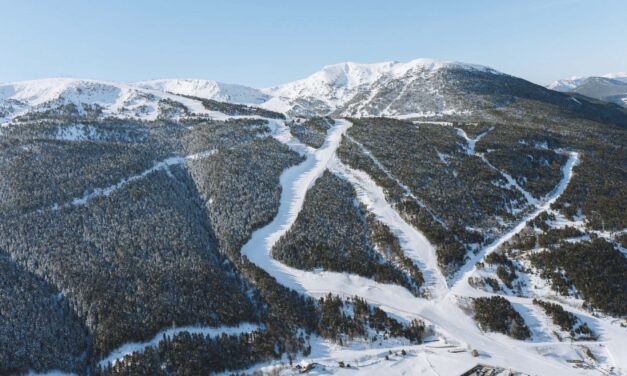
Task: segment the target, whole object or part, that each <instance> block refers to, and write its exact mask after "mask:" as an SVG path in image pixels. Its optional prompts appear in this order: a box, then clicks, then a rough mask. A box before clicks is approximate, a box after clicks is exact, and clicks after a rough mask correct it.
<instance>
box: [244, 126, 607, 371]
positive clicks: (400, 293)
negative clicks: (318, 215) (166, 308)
mask: <svg viewBox="0 0 627 376" xmlns="http://www.w3.org/2000/svg"><path fill="white" fill-rule="evenodd" d="M350 126H351V124H350V123H349V122H348V121H346V120H337V121H336V123H335V125H334V126H333V127H331V129H329V131H328V132H327V138H326V140H325V142H324V144H323V146H322V147H321V148H320V149H317V150H313V149H311V148H308V147H304V146H303V145H302V144H300V143H299V142H298V141H297V140H295V139H294V138H293V137H290V136H288V135H287V133H289V130H286V129H285V128H286V127H285V126H284V125H283V126H281V124H276V128H275V130H277V134H278V135H279V136H278V137H277V139H279V140H280V141H284V142H285V143H286V144H288V145H289V146H291V147H292V148H294V149H295V150H297V151H299V152H300V153H302V154H305V155H306V156H307V158H306V160H305V161H304V162H302V163H301V164H299V165H296V166H293V167H291V168H289V169H287V170H285V171H284V172H283V173H282V175H281V177H280V184H281V187H282V191H281V201H280V207H279V210H278V214H277V215H276V217H275V218H274V219H273V220H272V222H270V223H269V224H268V225H266V226H264V227H262V228H260V229H258V230H257V231H255V232H254V233H253V234H252V237H251V238H250V240H249V241H248V242H247V243H246V244H245V245H244V247H243V248H242V251H241V253H242V255H243V256H246V257H247V258H248V259H249V260H250V261H251V262H253V263H255V264H256V265H257V266H259V267H261V268H262V269H264V270H265V271H266V272H268V273H269V274H270V275H272V276H273V277H274V278H276V280H277V281H278V282H279V283H281V284H282V285H284V286H286V287H289V288H291V289H294V290H296V291H298V292H300V293H304V294H308V295H310V296H314V297H320V296H324V295H326V294H328V293H332V294H335V295H339V296H342V297H350V296H359V297H361V298H363V299H365V300H366V301H368V302H369V303H371V304H375V305H378V306H379V307H380V308H381V309H383V310H385V311H386V312H388V313H390V314H392V315H393V316H395V317H398V318H402V319H404V320H407V321H409V320H412V319H416V318H418V319H422V320H425V321H427V322H429V323H431V324H433V325H434V326H435V327H436V330H437V331H438V332H439V333H440V334H441V335H443V336H444V337H445V338H447V340H448V341H449V342H450V343H452V344H456V345H458V346H461V347H463V348H466V349H479V350H480V351H481V352H482V353H485V354H488V356H489V358H490V359H489V360H486V362H489V363H490V364H494V365H498V366H501V367H504V368H506V369H515V370H517V371H522V372H525V373H528V374H541V375H546V374H551V375H574V374H584V373H585V371H584V370H578V369H575V368H573V367H571V366H570V365H568V364H566V363H564V362H563V361H560V359H558V357H546V356H544V355H542V354H541V353H539V352H538V351H536V350H535V348H536V347H537V346H542V345H552V344H553V342H546V343H536V345H537V346H530V345H526V344H525V342H522V343H523V344H525V345H522V346H521V341H518V340H514V339H511V338H509V337H506V336H504V335H500V334H494V333H483V332H482V331H481V330H479V328H478V327H477V325H476V323H475V322H474V320H473V319H472V318H471V317H470V316H469V315H468V314H466V313H465V312H464V311H463V310H462V308H460V302H461V303H463V301H464V298H465V297H472V296H478V295H488V294H485V293H483V292H481V291H478V290H475V289H473V288H472V287H470V286H469V285H468V278H469V276H470V275H472V273H473V272H474V269H475V264H476V262H478V261H480V260H481V259H482V258H483V257H485V255H487V254H489V253H490V252H493V251H494V250H495V249H497V248H498V246H499V245H501V244H503V243H504V242H506V241H507V240H509V239H511V238H512V237H513V236H514V235H516V234H517V233H518V232H520V231H521V230H522V229H523V228H524V227H525V225H526V224H527V222H528V221H530V220H532V219H533V218H535V217H536V216H538V215H539V214H541V213H542V212H544V211H546V210H547V209H548V208H549V207H550V205H551V203H553V202H554V201H555V200H557V199H558V198H559V196H560V195H561V194H562V193H563V191H564V190H565V189H566V187H567V185H568V183H569V182H570V180H571V178H572V175H573V168H574V166H575V165H576V164H577V163H578V161H579V158H578V154H577V153H575V152H570V153H569V159H568V162H567V163H566V164H565V165H564V166H563V168H562V172H563V178H562V179H561V181H560V183H559V185H558V186H557V187H556V188H555V189H554V190H553V192H551V194H549V195H548V197H547V199H546V200H545V201H544V202H543V203H542V204H541V205H538V206H537V207H536V209H535V210H534V211H533V212H532V213H530V214H529V215H527V216H526V217H525V218H523V220H521V221H520V222H519V223H518V224H517V225H516V226H514V227H513V228H512V229H511V230H509V231H507V232H506V233H505V234H503V235H502V236H500V237H499V238H498V239H497V240H496V241H494V242H493V243H492V244H490V245H489V246H487V247H485V248H484V249H483V250H481V251H480V252H479V253H478V254H476V255H475V256H474V257H472V258H471V259H470V260H469V261H468V262H467V263H466V264H465V266H464V267H463V268H462V269H461V270H460V271H459V272H458V273H457V274H456V275H455V276H454V277H453V278H452V279H451V280H449V284H448V286H447V284H446V282H445V280H444V277H443V276H442V275H441V274H439V271H438V269H437V264H436V263H435V261H434V260H435V251H434V247H433V246H432V245H431V244H429V242H428V241H427V240H426V238H424V236H423V235H422V234H420V233H419V232H418V231H417V230H416V229H414V228H413V227H411V226H409V225H408V224H407V223H406V222H405V221H403V220H402V218H401V217H400V215H399V214H398V213H397V212H396V211H395V210H394V209H393V208H392V207H391V206H390V205H389V203H387V202H386V201H385V196H384V195H383V192H382V190H381V188H380V187H378V186H377V185H376V184H375V183H374V182H373V181H372V180H371V179H370V178H369V177H368V176H367V175H366V174H365V173H363V172H360V171H355V170H351V169H350V168H348V167H347V166H344V165H343V164H341V162H339V161H338V160H337V158H336V157H335V151H336V150H337V148H338V147H339V144H340V141H341V139H342V136H343V135H344V133H345V132H346V131H347V129H348V128H349V127H350ZM327 168H329V169H331V170H332V171H333V172H335V173H337V174H339V175H340V176H343V177H344V178H346V179H347V180H348V181H349V182H351V183H352V184H353V186H354V187H355V188H356V191H357V192H358V198H359V199H360V200H361V201H362V202H364V203H365V204H366V206H367V207H368V208H369V209H370V210H372V212H373V213H374V214H375V215H377V217H378V218H380V219H382V221H383V222H384V223H386V224H387V225H388V226H390V227H391V229H392V230H393V231H394V232H395V233H396V234H397V235H398V236H399V239H400V240H401V242H402V247H403V249H404V250H405V251H406V252H407V254H408V256H409V257H412V259H413V260H414V261H415V262H416V263H417V264H418V265H420V266H421V267H422V270H423V271H426V272H427V273H428V274H429V275H428V278H427V281H428V283H429V284H430V287H431V289H432V290H433V292H434V294H433V297H434V299H431V300H428V299H423V298H417V297H415V296H414V295H412V294H411V293H410V292H409V291H408V290H407V289H405V288H403V287H400V286H397V285H389V284H383V283H378V282H375V281H373V280H371V279H368V278H365V277H361V276H357V275H353V274H349V273H338V272H328V271H313V272H312V271H304V270H300V269H296V268H292V267H289V266H287V265H284V264H282V263H281V262H279V261H277V260H275V259H274V258H273V257H272V248H273V246H274V244H275V243H276V242H277V241H278V239H279V238H280V237H281V236H282V235H283V234H285V233H286V232H287V231H288V230H289V229H290V227H291V226H292V224H293V223H294V222H295V220H296V217H297V216H298V213H299V212H300V210H301V209H302V206H303V203H304V199H305V195H306V193H307V191H308V189H310V188H311V187H312V186H313V184H314V183H315V181H316V179H317V178H318V177H320V176H321V175H322V173H323V172H324V171H325V170H326V169H327ZM449 286H450V287H449ZM460 299H461V301H460ZM517 302H518V303H520V304H524V305H525V306H531V304H532V303H531V301H530V299H525V298H519V299H517ZM532 344H533V343H532ZM617 346H618V345H617ZM614 350H616V348H614ZM614 350H613V351H614ZM619 351H620V350H619ZM611 352H612V351H610V353H611Z"/></svg>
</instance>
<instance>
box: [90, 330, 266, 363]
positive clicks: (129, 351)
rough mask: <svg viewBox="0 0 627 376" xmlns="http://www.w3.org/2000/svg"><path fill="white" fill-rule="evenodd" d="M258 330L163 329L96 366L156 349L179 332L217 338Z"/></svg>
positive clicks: (126, 347) (115, 353) (112, 354)
mask: <svg viewBox="0 0 627 376" xmlns="http://www.w3.org/2000/svg"><path fill="white" fill-rule="evenodd" d="M258 329H260V326H259V325H257V324H251V323H241V324H239V325H238V326H219V327H209V326H183V327H176V328H170V329H165V330H162V331H160V332H159V333H157V334H156V335H155V336H154V337H153V338H152V339H151V340H149V341H146V342H133V343H126V344H124V345H122V346H120V347H118V348H117V349H115V350H113V351H111V352H110V353H109V355H107V356H106V357H105V358H104V359H102V360H101V361H100V362H98V365H100V366H101V367H104V366H106V365H107V364H109V363H113V364H115V363H116V362H117V361H119V360H121V359H122V358H124V356H125V355H128V354H132V353H133V352H136V351H144V350H145V349H146V348H148V347H156V346H157V345H158V344H159V342H160V341H161V340H162V339H163V337H164V336H166V337H173V336H175V335H176V334H178V333H181V332H189V333H190V334H202V335H204V336H219V335H222V334H226V335H238V334H241V333H249V332H253V331H255V330H258Z"/></svg>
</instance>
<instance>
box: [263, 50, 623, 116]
mask: <svg viewBox="0 0 627 376" xmlns="http://www.w3.org/2000/svg"><path fill="white" fill-rule="evenodd" d="M262 91H263V92H264V93H266V94H268V95H270V96H272V99H270V100H268V101H267V102H265V103H263V104H261V106H262V107H264V108H268V109H273V110H275V111H278V112H284V113H286V114H288V115H292V116H313V115H333V116H358V117H363V116H391V117H402V118H415V119H419V118H423V119H425V118H427V119H428V118H431V119H435V118H438V117H442V116H448V117H451V116H452V117H454V118H457V119H460V120H461V119H463V120H465V121H470V120H472V119H473V118H474V115H473V114H480V116H478V117H477V118H485V114H486V111H505V112H508V113H516V109H517V108H520V111H521V112H524V111H526V110H527V109H528V107H529V106H534V107H538V106H539V107H541V108H542V109H543V111H544V112H547V116H552V117H555V116H576V117H580V116H584V117H588V118H589V119H591V120H599V121H612V122H619V123H621V124H622V125H623V126H627V124H625V123H624V113H623V112H622V111H621V110H619V109H616V108H612V106H605V107H606V108H605V109H604V110H603V111H600V110H599V104H596V103H595V104H592V103H591V102H590V101H586V100H581V99H580V98H579V99H578V98H576V97H573V96H572V95H564V94H560V93H556V92H554V91H552V90H548V89H546V88H544V87H541V86H539V85H536V84H533V83H531V82H529V81H526V80H523V79H520V78H517V77H513V76H510V75H507V74H503V73H500V72H498V71H496V70H494V69H491V68H488V67H484V66H479V65H472V64H464V63H459V62H449V61H438V60H431V59H416V60H413V61H410V62H407V63H398V62H385V63H379V64H356V63H343V64H336V65H331V66H327V67H325V68H323V69H322V70H320V71H319V72H316V73H314V74H312V75H311V76H309V77H307V78H305V79H303V80H299V81H295V82H291V83H288V84H285V85H280V86H276V87H273V88H268V89H262Z"/></svg>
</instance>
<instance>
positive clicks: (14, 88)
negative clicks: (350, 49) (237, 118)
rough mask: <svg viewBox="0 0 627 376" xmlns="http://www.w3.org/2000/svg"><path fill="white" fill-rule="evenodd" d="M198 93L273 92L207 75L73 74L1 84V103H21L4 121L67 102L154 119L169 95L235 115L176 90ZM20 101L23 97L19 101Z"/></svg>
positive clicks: (236, 99)
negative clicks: (132, 79)
mask: <svg viewBox="0 0 627 376" xmlns="http://www.w3.org/2000/svg"><path fill="white" fill-rule="evenodd" d="M172 92H177V93H180V94H183V95H194V96H198V97H203V98H210V99H215V100H220V101H229V102H233V103H240V102H241V103H250V104H258V103H261V102H263V101H266V100H267V99H268V98H269V97H268V96H266V95H265V94H262V93H261V92H259V91H257V90H256V89H252V88H247V87H245V86H239V85H229V84H222V83H217V82H214V81H202V80H158V81H144V82H138V83H134V84H133V83H131V84H127V83H122V82H111V81H99V80H88V79H74V78H50V79H44V80H33V81H22V82H16V83H10V84H3V85H0V105H1V106H3V107H9V106H12V107H13V108H17V111H13V112H12V113H10V114H9V116H8V117H7V118H4V119H2V124H3V125H5V126H6V125H7V123H9V122H10V121H11V120H12V119H13V118H15V117H16V116H19V115H22V114H24V113H26V112H28V111H41V110H46V109H49V108H53V107H58V106H61V105H66V104H75V105H76V106H77V108H78V109H79V111H84V105H95V106H98V107H99V108H101V109H102V111H103V115H104V116H112V117H119V118H132V119H140V120H147V121H152V120H156V119H157V117H158V115H159V101H160V100H162V99H170V100H173V101H176V102H179V103H182V104H183V105H184V106H185V107H187V108H188V109H189V111H190V112H191V113H193V114H199V115H205V116H208V117H211V118H214V119H218V120H226V119H229V118H232V117H231V116H227V115H225V114H222V113H219V112H215V111H208V110H206V109H205V108H204V106H203V104H202V103H201V102H200V101H198V100H194V99H190V98H186V97H184V96H181V95H176V94H173V93H172ZM15 101H18V102H17V103H16V102H15Z"/></svg>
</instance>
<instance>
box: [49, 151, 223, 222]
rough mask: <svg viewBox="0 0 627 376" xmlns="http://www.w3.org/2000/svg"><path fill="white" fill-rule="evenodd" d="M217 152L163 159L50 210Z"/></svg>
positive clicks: (73, 203) (103, 194) (84, 199)
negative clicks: (137, 172)
mask: <svg viewBox="0 0 627 376" xmlns="http://www.w3.org/2000/svg"><path fill="white" fill-rule="evenodd" d="M217 152H218V151H217V150H216V149H213V150H208V151H204V152H200V153H196V154H191V155H188V156H185V157H170V158H166V159H164V160H162V161H159V162H155V163H154V164H153V165H152V167H150V168H148V169H146V170H144V171H142V172H141V173H139V174H137V175H132V176H128V177H125V178H123V179H122V180H120V181H119V182H117V183H115V184H112V185H110V186H108V187H103V188H95V189H93V190H92V191H91V192H89V193H85V194H84V195H83V196H81V197H76V198H74V199H72V200H71V201H70V202H69V203H67V204H63V205H59V204H54V205H52V207H51V208H50V210H53V211H56V210H59V209H60V208H61V207H67V206H69V205H74V206H80V205H86V204H87V203H88V202H89V201H91V200H93V199H94V198H96V197H102V196H109V195H111V194H112V193H113V192H115V191H117V190H119V189H121V188H123V187H125V186H126V185H128V184H130V183H131V182H134V181H137V180H140V179H143V178H145V177H147V176H148V175H150V174H153V173H155V172H158V171H169V167H170V166H175V165H181V164H184V163H186V162H188V161H197V160H200V159H204V158H209V157H211V156H212V155H215V154H216V153H217Z"/></svg>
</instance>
